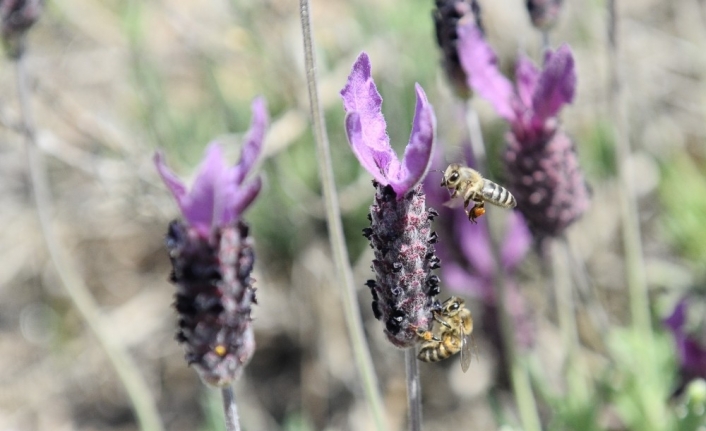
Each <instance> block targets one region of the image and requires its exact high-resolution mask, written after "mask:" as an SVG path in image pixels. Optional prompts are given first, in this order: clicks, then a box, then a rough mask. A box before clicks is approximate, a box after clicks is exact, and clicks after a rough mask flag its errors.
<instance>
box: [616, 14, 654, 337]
mask: <svg viewBox="0 0 706 431" xmlns="http://www.w3.org/2000/svg"><path fill="white" fill-rule="evenodd" d="M616 3H617V0H608V55H609V67H610V88H609V91H610V94H611V97H610V112H611V120H612V122H613V124H614V133H615V161H616V166H617V175H618V181H619V188H618V189H619V193H620V218H621V222H622V223H621V224H622V234H623V248H624V252H625V266H626V275H627V284H628V291H629V293H630V311H631V315H632V324H633V327H634V328H635V329H636V330H637V331H639V332H640V333H641V334H642V335H643V336H645V337H646V338H647V339H648V341H649V343H648V344H649V345H650V346H651V345H652V343H651V340H652V326H651V323H650V306H649V294H648V291H647V280H646V279H645V262H644V259H643V255H642V239H641V237H640V218H639V216H638V209H637V198H636V197H635V196H634V195H633V193H632V190H634V187H633V185H632V179H633V178H635V176H634V174H633V172H632V170H631V168H630V164H629V160H628V159H629V158H630V133H629V130H628V122H627V113H626V106H625V98H624V96H623V88H622V87H623V80H622V77H621V70H620V55H619V53H618V40H617V31H618V28H617V27H618V15H617V4H616Z"/></svg>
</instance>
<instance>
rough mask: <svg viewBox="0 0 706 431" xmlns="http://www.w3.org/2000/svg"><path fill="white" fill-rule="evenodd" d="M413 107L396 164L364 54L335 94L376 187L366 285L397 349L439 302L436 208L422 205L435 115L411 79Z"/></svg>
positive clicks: (426, 324)
mask: <svg viewBox="0 0 706 431" xmlns="http://www.w3.org/2000/svg"><path fill="white" fill-rule="evenodd" d="M416 91H417V107H416V113H415V116H414V123H413V127H412V134H411V137H410V139H409V143H408V145H407V149H406V150H405V154H404V157H403V159H402V162H401V163H400V162H399V160H398V159H397V156H396V154H395V152H394V151H393V150H392V148H391V147H390V141H389V138H388V136H387V131H386V128H387V125H386V123H385V119H384V118H383V116H382V113H381V111H380V108H381V104H382V98H381V97H380V94H379V93H378V92H377V89H376V88H375V83H374V82H373V79H372V77H371V72H370V60H369V59H368V56H367V54H365V53H363V54H361V55H360V56H359V57H358V60H357V61H356V62H355V64H354V65H353V70H352V72H351V74H350V76H349V78H348V83H347V84H346V86H345V88H344V89H343V91H341V96H342V97H343V106H344V108H345V110H346V114H347V115H346V131H347V133H348V140H349V142H350V144H351V148H352V150H353V152H354V153H355V155H356V157H358V160H359V161H360V163H361V165H363V167H364V168H365V169H367V170H368V172H370V174H371V175H372V176H373V178H375V180H374V181H373V185H374V186H375V189H376V193H375V197H374V201H373V205H372V206H371V207H370V215H369V220H370V227H368V228H365V229H364V230H363V234H364V235H365V236H366V237H367V238H368V239H369V240H370V245H371V247H372V248H373V249H374V253H375V259H374V260H373V264H372V269H373V271H374V272H375V280H368V282H367V283H366V284H367V286H368V287H369V288H370V291H371V293H372V296H373V314H374V315H375V318H376V319H378V320H381V321H382V322H383V323H384V324H385V329H384V332H385V335H386V336H387V338H388V340H389V341H390V342H391V343H392V344H394V345H395V346H397V347H400V348H406V347H412V346H414V345H416V344H417V343H418V342H419V341H420V338H419V335H418V334H419V332H420V331H428V330H430V329H431V326H432V323H433V317H432V309H433V308H434V307H438V306H439V302H438V301H436V300H435V299H434V298H435V296H436V295H437V294H438V293H439V283H440V281H439V277H438V276H436V275H433V274H432V270H434V269H437V268H439V258H438V257H436V255H435V254H434V246H433V244H434V243H435V242H436V239H437V236H436V233H434V232H432V231H431V223H430V220H431V219H432V218H433V217H434V216H435V215H436V214H437V213H436V211H434V210H433V209H431V208H429V209H428V208H427V207H426V196H425V195H424V192H422V189H421V181H422V180H423V179H424V177H425V176H426V174H427V172H428V170H429V165H430V164H431V154H432V149H433V146H434V140H435V117H434V111H433V110H432V107H431V106H430V105H429V103H428V102H427V99H426V96H425V94H424V91H423V90H422V88H421V87H420V86H419V85H417V86H416Z"/></svg>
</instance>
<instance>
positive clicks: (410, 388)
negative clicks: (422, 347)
mask: <svg viewBox="0 0 706 431" xmlns="http://www.w3.org/2000/svg"><path fill="white" fill-rule="evenodd" d="M404 362H405V369H406V370H407V404H408V407H409V408H408V410H407V416H408V420H409V430H410V431H421V429H422V385H421V383H420V381H419V361H418V360H417V349H416V348H414V347H410V348H409V349H405V351H404Z"/></svg>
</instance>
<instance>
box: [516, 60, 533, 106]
mask: <svg viewBox="0 0 706 431" xmlns="http://www.w3.org/2000/svg"><path fill="white" fill-rule="evenodd" d="M515 81H516V82H517V95H518V96H519V98H520V101H521V102H522V105H523V106H524V107H526V108H530V107H532V96H533V95H534V92H535V91H536V89H537V82H538V81H539V70H537V67H536V66H535V65H534V64H533V63H532V61H531V60H530V59H529V58H527V57H526V56H525V55H523V54H520V57H519V58H518V59H517V65H516V66H515Z"/></svg>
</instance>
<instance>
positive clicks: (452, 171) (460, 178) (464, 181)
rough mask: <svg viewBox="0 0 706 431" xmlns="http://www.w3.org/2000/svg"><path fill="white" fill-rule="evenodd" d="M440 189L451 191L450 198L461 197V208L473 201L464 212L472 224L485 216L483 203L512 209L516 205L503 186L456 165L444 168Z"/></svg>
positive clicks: (476, 172) (473, 170) (474, 171)
mask: <svg viewBox="0 0 706 431" xmlns="http://www.w3.org/2000/svg"><path fill="white" fill-rule="evenodd" d="M441 187H446V188H447V189H449V190H453V193H451V198H452V199H453V198H456V197H463V207H464V208H468V205H469V204H470V203H471V201H473V206H472V207H471V208H470V209H467V210H466V214H467V215H468V220H470V221H472V222H473V223H475V222H476V219H477V218H478V217H480V216H482V215H483V214H485V202H486V201H487V202H490V203H491V204H493V205H497V206H499V207H503V208H514V207H515V206H516V205H517V201H516V200H515V197H514V196H513V195H512V194H511V193H510V192H509V191H508V190H507V189H506V188H505V187H503V186H500V185H498V184H495V183H494V182H492V181H490V180H487V179H485V178H483V176H482V175H481V174H480V172H478V171H476V170H475V169H472V168H469V167H467V166H463V165H460V164H458V163H452V164H450V165H449V167H448V168H446V171H445V172H444V178H443V179H442V180H441Z"/></svg>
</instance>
